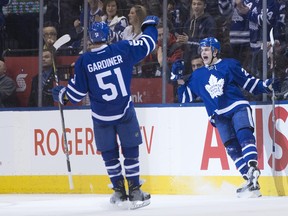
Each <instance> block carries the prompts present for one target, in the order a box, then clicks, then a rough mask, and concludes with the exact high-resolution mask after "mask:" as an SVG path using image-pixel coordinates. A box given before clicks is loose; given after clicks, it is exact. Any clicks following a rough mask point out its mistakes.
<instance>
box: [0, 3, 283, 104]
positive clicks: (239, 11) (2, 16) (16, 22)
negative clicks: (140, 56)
mask: <svg viewBox="0 0 288 216" xmlns="http://www.w3.org/2000/svg"><path fill="white" fill-rule="evenodd" d="M17 2H21V0H10V1H9V0H1V1H0V35H1V36H0V42H1V43H0V52H1V53H3V55H4V53H5V51H6V50H7V49H10V50H11V49H37V48H38V39H39V14H38V13H39V1H34V0H31V1H27V0H26V1H22V2H26V4H27V2H30V3H31V2H32V5H34V6H33V7H32V6H31V7H30V11H29V10H28V9H27V8H26V11H24V9H22V10H20V9H21V7H20V8H19V7H18V8H16V7H14V8H13V7H12V5H13V3H14V4H16V3H17ZM167 2H168V5H167V9H166V10H165V11H167V18H168V23H167V27H168V28H167V32H165V30H164V29H163V19H162V18H163V1H162V0H103V1H101V0H88V17H87V18H88V28H89V26H90V25H91V23H92V22H93V21H95V20H97V21H104V22H106V23H108V25H109V27H110V30H111V34H110V42H111V43H113V42H116V41H119V40H125V39H136V38H138V37H139V36H140V35H141V28H140V27H141V23H142V21H143V19H144V18H145V17H146V15H156V16H158V17H160V20H161V19H162V21H160V23H159V26H158V34H159V41H158V47H157V49H156V50H155V51H154V52H153V53H152V54H150V55H149V56H148V57H147V58H145V59H144V60H143V62H140V63H139V64H138V65H135V67H134V71H133V74H134V76H135V77H145V78H152V77H161V75H162V74H163V73H164V71H162V67H163V65H162V63H163V61H162V60H163V56H162V54H163V37H167V71H165V73H168V77H169V76H170V75H169V69H170V68H171V65H172V63H173V62H175V61H177V60H179V59H181V60H183V61H184V64H185V72H184V74H185V75H188V74H190V73H191V72H192V70H193V69H192V65H191V60H192V59H195V58H196V57H197V56H198V55H199V53H198V52H199V51H198V50H199V49H198V46H199V41H200V40H201V39H202V38H205V37H209V36H212V37H216V38H218V39H219V41H220V44H221V57H222V58H230V57H231V58H236V59H238V60H239V61H240V62H241V63H242V65H243V67H244V68H245V69H246V70H247V71H248V72H250V73H251V74H252V75H254V76H255V77H259V78H262V76H263V62H262V56H263V34H262V31H263V29H262V28H263V21H265V19H264V18H263V10H262V3H263V2H262V0H167ZM37 4H38V11H37ZM34 7H35V8H34ZM287 7H288V1H287V0H267V40H268V41H270V37H269V32H270V30H271V29H272V28H273V34H274V37H275V40H276V43H275V50H274V53H273V54H274V59H272V56H273V55H272V54H271V53H272V49H271V44H270V43H268V53H267V56H268V65H267V66H268V74H267V76H268V77H269V76H271V71H272V70H275V75H276V76H277V77H279V78H280V80H281V82H282V87H283V89H282V92H285V91H288V88H287V86H288V61H287V60H288V48H287V44H288V27H287V23H288V22H287V21H288V14H287V13H288V12H287V11H288V9H287ZM22 8H23V7H22ZM34 9H35V10H34ZM83 11H84V6H83V0H73V1H71V0H45V1H44V27H46V26H45V25H50V26H53V28H55V32H54V35H52V33H50V34H51V35H48V33H47V35H45V33H43V38H44V40H45V37H46V38H49V37H50V36H51V37H53V36H55V37H56V38H59V37H60V36H62V35H64V34H69V35H70V36H71V38H72V40H71V41H70V42H69V44H68V46H69V47H70V48H73V49H77V50H79V53H81V50H83V47H84V46H86V48H87V50H89V38H88V40H87V41H88V42H87V44H84V43H83V42H84V40H83V39H84V38H83V37H84V31H85V29H84V20H85V19H84V13H83ZM54 41H55V40H54ZM44 48H45V47H44ZM46 48H47V47H46ZM3 57H4V56H2V59H3ZM173 85H175V83H173ZM176 85H177V83H176ZM0 95H1V94H0ZM248 96H250V95H248ZM250 100H261V99H260V98H253V97H252V96H251V98H250Z"/></svg>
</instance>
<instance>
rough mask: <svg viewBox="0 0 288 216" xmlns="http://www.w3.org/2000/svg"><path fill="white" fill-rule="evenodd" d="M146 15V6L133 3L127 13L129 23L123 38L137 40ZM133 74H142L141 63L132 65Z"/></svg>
mask: <svg viewBox="0 0 288 216" xmlns="http://www.w3.org/2000/svg"><path fill="white" fill-rule="evenodd" d="M146 15H147V11H146V8H145V7H144V6H141V5H134V6H132V7H131V8H130V12H129V14H128V19H129V24H130V25H128V26H127V27H126V28H125V29H124V31H123V34H122V36H123V40H137V39H139V38H140V36H141V35H142V31H141V24H142V22H143V21H144V19H145V17H146ZM133 76H142V69H141V63H139V64H138V65H135V66H134V67H133Z"/></svg>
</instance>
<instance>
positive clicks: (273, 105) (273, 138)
mask: <svg viewBox="0 0 288 216" xmlns="http://www.w3.org/2000/svg"><path fill="white" fill-rule="evenodd" d="M270 42H271V45H272V54H271V59H272V61H271V64H272V65H271V69H272V79H273V82H274V79H275V40H274V35H273V28H271V30H270ZM271 99H272V125H273V129H272V169H273V176H274V172H275V132H276V122H275V91H274V89H273V88H272V98H271Z"/></svg>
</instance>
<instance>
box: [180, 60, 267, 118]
mask: <svg viewBox="0 0 288 216" xmlns="http://www.w3.org/2000/svg"><path fill="white" fill-rule="evenodd" d="M240 88H243V89H245V90H247V91H249V92H250V93H253V94H260V93H268V92H267V90H266V88H265V85H263V81H262V80H259V79H256V78H255V77H253V76H251V75H250V74H249V73H247V72H246V71H245V69H244V68H242V67H241V65H240V63H239V62H238V61H237V60H235V59H219V60H218V61H217V62H216V63H215V64H214V65H211V66H203V67H201V68H198V69H197V70H195V71H194V72H193V73H192V74H191V76H190V78H189V80H188V81H187V83H186V84H185V85H182V86H180V87H179V88H178V99H179V102H182V103H185V102H192V101H194V100H195V99H196V97H197V96H199V97H201V99H202V100H203V102H204V104H205V107H206V111H207V113H208V116H209V118H211V117H212V116H213V115H224V116H225V115H229V114H230V113H232V112H233V111H235V110H236V109H238V108H240V107H247V106H250V105H249V102H248V101H247V100H246V99H245V97H244V95H243V93H242V91H241V89H240Z"/></svg>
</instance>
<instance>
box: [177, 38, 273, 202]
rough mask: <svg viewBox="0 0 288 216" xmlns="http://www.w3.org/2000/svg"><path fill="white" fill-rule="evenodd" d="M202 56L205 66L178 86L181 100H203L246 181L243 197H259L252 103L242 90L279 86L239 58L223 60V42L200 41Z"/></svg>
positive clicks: (239, 191) (239, 192)
mask: <svg viewBox="0 0 288 216" xmlns="http://www.w3.org/2000/svg"><path fill="white" fill-rule="evenodd" d="M200 52H201V57H202V59H203V62H204V64H205V66H203V67H200V68H198V69H197V70H195V71H194V72H193V73H192V74H191V76H190V78H189V80H188V81H187V82H186V83H185V84H184V85H181V86H180V87H179V88H178V98H179V101H180V102H182V103H184V102H193V101H194V100H195V98H196V97H197V96H200V97H201V99H202V100H203V102H204V104H205V107H206V111H207V113H208V116H209V119H210V122H211V123H212V125H213V126H215V127H217V129H218V131H219V134H220V136H221V139H222V142H223V144H224V146H225V148H226V151H227V154H228V155H229V156H230V157H231V158H232V160H233V161H234V163H235V165H236V167H237V169H238V170H239V172H240V173H241V174H242V176H243V178H244V179H245V180H246V182H245V184H244V185H243V187H241V188H239V189H237V195H238V196H239V197H244V196H245V197H247V196H248V197H259V196H261V193H260V185H259V183H258V177H259V176H260V170H259V169H258V167H257V164H258V162H257V157H258V155H257V148H256V145H255V142H256V141H255V137H254V135H253V131H254V125H253V120H252V114H251V107H250V105H249V102H248V101H247V100H246V99H245V97H244V96H243V94H242V92H241V89H240V88H239V87H242V88H243V89H245V90H247V91H249V92H251V93H254V94H260V93H270V92H271V91H272V89H273V88H274V87H275V88H276V87H277V82H273V80H272V79H267V80H265V81H262V80H259V79H256V78H255V77H253V76H251V75H250V74H248V73H247V72H246V71H245V69H243V68H242V66H241V65H240V63H239V62H238V61H237V60H235V59H220V58H219V54H220V43H219V42H218V40H217V39H216V38H213V37H209V38H205V39H203V40H201V41H200ZM181 70H183V67H182V66H181V65H179V64H177V66H176V67H172V76H171V77H172V78H174V80H175V79H178V78H180V77H179V73H178V72H179V71H181Z"/></svg>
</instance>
